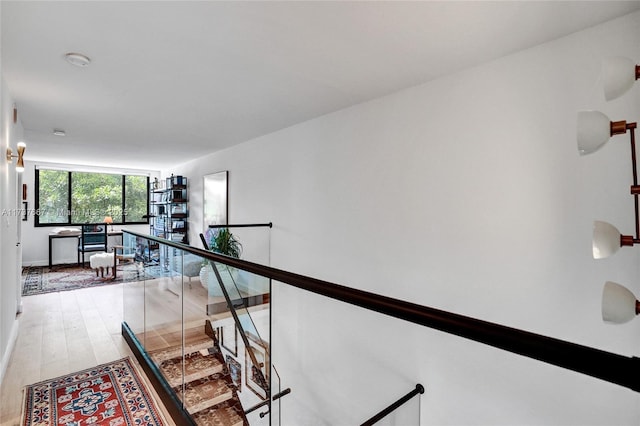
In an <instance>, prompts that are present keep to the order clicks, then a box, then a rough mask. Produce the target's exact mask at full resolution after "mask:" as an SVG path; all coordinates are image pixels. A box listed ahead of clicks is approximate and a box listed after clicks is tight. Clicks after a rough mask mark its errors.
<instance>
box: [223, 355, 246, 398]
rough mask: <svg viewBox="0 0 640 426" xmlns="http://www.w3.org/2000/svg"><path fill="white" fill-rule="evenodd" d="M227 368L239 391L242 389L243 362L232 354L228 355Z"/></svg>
mask: <svg viewBox="0 0 640 426" xmlns="http://www.w3.org/2000/svg"><path fill="white" fill-rule="evenodd" d="M226 360H227V368H228V369H229V375H231V380H232V381H233V384H234V385H236V388H237V390H238V392H241V391H242V364H240V363H239V362H238V361H236V360H235V359H234V358H232V357H231V355H227V358H226Z"/></svg>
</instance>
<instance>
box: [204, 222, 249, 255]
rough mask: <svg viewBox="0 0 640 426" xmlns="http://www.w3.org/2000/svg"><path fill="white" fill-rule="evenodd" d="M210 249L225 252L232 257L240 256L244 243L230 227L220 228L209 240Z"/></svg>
mask: <svg viewBox="0 0 640 426" xmlns="http://www.w3.org/2000/svg"><path fill="white" fill-rule="evenodd" d="M209 249H210V250H211V251H212V252H214V253H220V254H224V255H227V256H230V257H235V258H236V259H239V258H240V255H241V254H242V244H240V241H238V240H237V239H236V237H235V236H234V235H233V234H232V233H231V231H229V228H220V229H219V230H218V232H216V233H215V234H213V236H212V237H211V241H210V242H209Z"/></svg>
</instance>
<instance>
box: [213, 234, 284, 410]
mask: <svg viewBox="0 0 640 426" xmlns="http://www.w3.org/2000/svg"><path fill="white" fill-rule="evenodd" d="M261 226H262V227H269V228H271V226H272V224H271V223H267V224H240V225H209V228H249V227H261ZM200 240H201V241H202V245H203V246H204V248H205V250H207V251H209V250H210V247H209V244H208V243H207V240H206V238H205V236H204V234H202V233H201V234H200ZM225 257H227V256H225ZM207 262H208V263H209V265H210V266H211V268H212V269H213V272H214V274H215V276H216V280H217V281H218V285H219V286H220V289H221V290H222V294H223V296H224V298H225V301H226V302H227V306H228V307H229V312H230V313H231V316H232V317H233V321H234V323H235V325H236V328H237V330H238V333H239V334H240V337H241V339H242V341H243V343H244V347H245V351H246V352H247V354H248V355H249V358H250V359H251V364H252V365H253V368H254V371H252V373H254V374H256V375H257V376H258V380H259V382H260V383H263V384H264V385H265V389H264V390H265V392H266V397H267V399H266V401H270V400H271V386H270V385H269V383H268V382H267V380H266V377H265V376H264V374H262V369H261V365H260V362H259V361H258V360H257V358H256V355H255V352H254V351H253V349H252V348H251V344H250V343H249V338H248V337H247V331H246V330H245V326H244V324H243V322H242V321H241V319H240V315H239V314H238V309H243V310H244V312H243V313H242V314H241V315H242V316H243V317H244V318H248V319H249V321H250V323H251V325H252V331H254V332H255V334H256V337H258V339H260V340H262V338H261V337H260V334H259V332H258V328H257V327H256V325H255V323H254V321H253V318H251V314H250V313H249V311H248V309H247V307H246V306H245V305H244V301H243V299H242V293H241V292H240V289H239V288H238V285H237V283H236V281H235V279H234V278H233V275H232V274H231V273H230V272H229V271H227V272H229V274H228V275H229V278H230V280H231V285H230V289H232V290H233V291H234V294H238V295H239V297H238V298H232V297H231V294H230V293H229V290H230V289H227V286H226V282H227V280H224V279H223V278H222V275H221V273H220V270H219V269H218V265H217V262H215V261H213V260H207ZM221 263H223V264H224V262H221ZM238 302H239V303H240V304H237V303H238ZM265 349H266V348H265ZM266 351H267V355H269V359H271V355H270V351H269V350H268V349H266ZM267 368H268V369H270V366H267ZM246 413H247V412H246V411H245V414H246ZM261 417H262V416H261Z"/></svg>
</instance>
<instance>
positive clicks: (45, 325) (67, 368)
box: [0, 284, 167, 426]
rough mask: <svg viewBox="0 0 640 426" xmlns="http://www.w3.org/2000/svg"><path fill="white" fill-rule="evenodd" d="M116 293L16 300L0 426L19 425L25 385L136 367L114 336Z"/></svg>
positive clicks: (111, 289)
mask: <svg viewBox="0 0 640 426" xmlns="http://www.w3.org/2000/svg"><path fill="white" fill-rule="evenodd" d="M122 293H123V289H122V284H115V285H108V286H103V287H95V288H89V289H81V290H74V291H66V292H59V293H48V294H43V295H36V296H28V297H24V298H23V299H22V301H23V313H22V314H21V315H20V317H19V321H20V326H19V331H18V339H17V341H16V346H15V348H14V350H13V353H12V355H11V359H10V361H9V365H8V367H7V371H6V375H5V377H4V380H3V383H2V388H1V389H0V425H7V426H14V425H19V424H20V414H21V409H22V389H23V388H24V386H26V385H28V384H31V383H36V382H39V381H41V380H45V379H50V378H53V377H57V376H61V375H64V374H67V373H72V372H74V371H78V370H82V369H85V368H89V367H92V366H95V365H99V364H102V363H106V362H110V361H114V360H117V359H119V358H123V357H126V356H131V358H132V360H133V361H134V363H136V361H135V358H134V357H133V356H132V354H131V351H130V350H129V347H128V346H127V344H126V342H125V341H124V339H123V338H122V336H121V334H120V333H121V331H120V327H121V323H122V317H123V313H122V306H123V305H122ZM139 373H140V374H141V376H143V377H144V373H143V372H142V370H139ZM148 388H149V390H150V391H152V389H153V388H151V387H148ZM154 397H155V395H154ZM159 408H160V407H159ZM166 417H167V416H165V418H166Z"/></svg>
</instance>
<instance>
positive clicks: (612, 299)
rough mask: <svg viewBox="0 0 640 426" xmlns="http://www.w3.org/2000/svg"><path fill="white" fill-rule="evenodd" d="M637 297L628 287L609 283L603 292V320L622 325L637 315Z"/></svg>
mask: <svg viewBox="0 0 640 426" xmlns="http://www.w3.org/2000/svg"><path fill="white" fill-rule="evenodd" d="M636 303H637V301H636V296H634V294H633V293H631V292H630V291H629V290H628V289H627V288H626V287H624V286H621V285H620V284H617V283H614V282H611V281H607V282H606V283H605V285H604V289H603V290H602V320H603V321H605V322H611V323H615V324H622V323H625V322H628V321H631V320H632V319H634V318H635V317H636V315H637V307H636Z"/></svg>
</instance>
